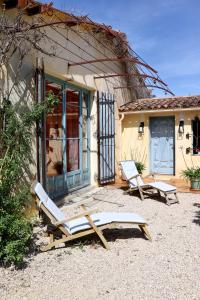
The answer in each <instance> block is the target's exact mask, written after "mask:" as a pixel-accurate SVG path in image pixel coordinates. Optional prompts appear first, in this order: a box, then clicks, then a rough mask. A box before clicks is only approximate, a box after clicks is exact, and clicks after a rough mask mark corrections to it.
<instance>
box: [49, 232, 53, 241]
mask: <svg viewBox="0 0 200 300" xmlns="http://www.w3.org/2000/svg"><path fill="white" fill-rule="evenodd" d="M49 241H50V243H53V242H54V235H53V233H50V235H49Z"/></svg>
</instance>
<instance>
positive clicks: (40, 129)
mask: <svg viewBox="0 0 200 300" xmlns="http://www.w3.org/2000/svg"><path fill="white" fill-rule="evenodd" d="M36 95H37V97H36V99H37V102H38V103H42V102H43V101H44V61H43V58H37V60H36ZM45 135H46V132H45V121H44V115H43V116H42V119H41V121H40V122H39V124H37V179H38V181H39V182H41V184H42V185H43V187H44V188H46V166H45Z"/></svg>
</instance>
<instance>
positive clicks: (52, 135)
mask: <svg viewBox="0 0 200 300" xmlns="http://www.w3.org/2000/svg"><path fill="white" fill-rule="evenodd" d="M49 93H53V95H54V96H55V97H56V99H57V101H58V103H57V104H56V105H55V106H54V107H53V108H52V110H51V112H49V113H48V114H47V116H46V168H47V176H56V175H60V174H63V155H62V140H61V138H62V134H63V130H62V86H61V85H58V84H56V83H54V82H51V81H46V95H48V94H49Z"/></svg>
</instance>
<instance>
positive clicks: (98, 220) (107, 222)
mask: <svg viewBox="0 0 200 300" xmlns="http://www.w3.org/2000/svg"><path fill="white" fill-rule="evenodd" d="M32 191H34V193H35V194H36V196H37V197H36V203H37V204H38V206H39V207H40V209H41V210H42V211H43V212H44V213H45V214H46V215H47V216H48V218H49V219H50V221H51V223H52V224H53V225H54V226H56V227H57V228H58V229H59V230H60V231H61V232H62V238H59V239H55V236H54V233H51V234H50V241H49V244H48V245H46V246H43V247H42V248H41V250H42V251H47V250H49V249H51V248H53V247H56V246H57V245H59V244H61V243H66V242H68V241H72V240H75V239H78V238H81V237H83V236H86V235H89V234H93V233H95V234H97V235H98V237H99V238H100V240H101V242H102V243H103V245H104V247H105V248H106V249H107V250H108V249H110V247H109V245H108V242H107V241H106V239H105V237H104V235H103V233H102V230H104V229H106V228H112V227H114V226H116V225H118V224H119V223H120V224H121V223H122V224H124V223H126V224H136V225H138V226H139V228H140V230H141V231H142V233H143V234H144V235H145V236H146V238H147V239H149V240H151V236H150V234H149V232H148V230H147V222H146V221H145V220H144V219H143V218H142V217H141V216H139V215H137V214H134V213H117V212H97V210H95V209H93V210H90V211H87V210H86V208H85V206H84V205H82V208H83V212H82V213H81V214H79V215H75V216H73V217H71V218H66V217H65V215H64V213H63V212H62V211H61V210H60V209H59V208H58V207H57V206H56V204H55V203H54V202H53V201H52V200H51V199H50V198H49V196H48V195H47V193H46V192H45V191H44V189H43V187H42V185H41V184H40V183H38V182H37V183H35V184H34V185H33V186H32Z"/></svg>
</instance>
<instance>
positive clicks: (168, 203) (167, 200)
mask: <svg viewBox="0 0 200 300" xmlns="http://www.w3.org/2000/svg"><path fill="white" fill-rule="evenodd" d="M164 195H165V199H166V202H167V205H170V201H169V197H168V195H167V194H166V193H165V194H164Z"/></svg>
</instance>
